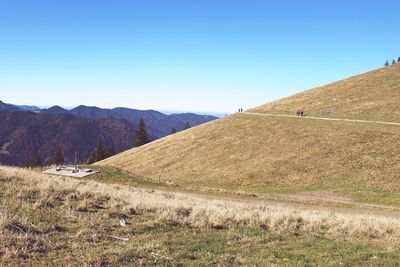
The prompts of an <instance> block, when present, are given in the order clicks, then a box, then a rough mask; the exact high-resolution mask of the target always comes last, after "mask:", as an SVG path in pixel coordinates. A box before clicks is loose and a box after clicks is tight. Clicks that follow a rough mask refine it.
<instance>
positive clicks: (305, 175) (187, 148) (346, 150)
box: [99, 114, 400, 191]
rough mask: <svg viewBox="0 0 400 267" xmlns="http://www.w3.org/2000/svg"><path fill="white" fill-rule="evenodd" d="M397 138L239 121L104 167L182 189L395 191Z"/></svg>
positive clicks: (376, 128)
mask: <svg viewBox="0 0 400 267" xmlns="http://www.w3.org/2000/svg"><path fill="white" fill-rule="evenodd" d="M399 139H400V127H398V126H386V125H374V124H372V125H370V124H367V125H365V124H357V123H348V122H329V121H314V120H303V119H301V118H299V119H296V118H276V117H261V116H252V115H246V114H237V115H233V116H231V117H228V118H225V119H221V120H218V121H216V122H212V123H209V124H207V125H203V126H200V127H196V128H192V129H190V130H188V131H185V132H182V133H178V134H175V135H172V136H169V137H167V138H164V139H162V140H158V141H156V142H153V143H151V144H148V145H146V146H143V147H140V148H135V149H132V150H128V151H125V152H123V153H121V154H119V155H116V156H114V157H112V158H109V159H106V160H104V161H102V162H100V163H99V164H101V165H109V166H114V167H117V168H121V169H124V170H129V171H131V172H133V173H135V174H138V175H140V176H144V177H147V178H152V179H154V180H158V179H161V180H163V181H165V180H173V181H176V182H178V183H179V184H185V185H189V184H190V185H200V186H201V185H204V186H209V187H232V188H237V187H242V188H246V187H247V188H249V189H251V190H254V191H259V190H263V189H265V190H269V189H278V188H288V187H292V188H297V190H302V189H303V190H306V189H307V188H309V187H312V188H319V189H328V188H336V189H337V188H343V189H351V188H355V189H356V190H359V189H368V188H369V189H381V190H394V191H396V190H400V189H399V188H400V187H399V185H400V179H399V173H400V161H399V154H398V151H399V150H400V142H398V140H399Z"/></svg>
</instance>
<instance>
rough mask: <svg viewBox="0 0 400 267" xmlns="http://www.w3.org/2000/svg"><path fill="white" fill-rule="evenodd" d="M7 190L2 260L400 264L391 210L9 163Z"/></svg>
mask: <svg viewBox="0 0 400 267" xmlns="http://www.w3.org/2000/svg"><path fill="white" fill-rule="evenodd" d="M0 192H1V193H0V194H1V202H0V203H1V205H0V234H1V239H0V247H1V250H0V264H2V265H5V264H11V265H81V264H83V265H95V266H96V265H97V266H100V265H107V264H111V265H129V264H132V265H133V264H145V265H154V264H162V265H199V264H202V265H204V264H214V265H218V264H219V265H232V264H234V265H239V264H244V265H252V264H263V265H268V264H269V265H274V264H275V265H278V266H282V265H283V266H285V265H286V266H289V265H290V266H293V265H306V264H309V265H325V266H326V265H331V266H338V265H345V266H346V265H367V266H368V265H370V266H376V265H387V266H395V265H398V264H399V263H400V256H399V255H398V253H399V248H400V247H399V244H400V242H399V236H400V235H399V230H400V226H399V223H398V222H397V221H396V220H395V219H391V218H389V217H387V218H386V217H385V218H380V217H375V216H368V215H348V214H347V215H345V214H332V213H328V212H322V211H310V210H308V211H307V210H305V211H298V210H295V209H291V208H289V207H284V206H280V205H275V206H263V205H260V204H255V203H242V202H239V201H227V200H215V199H208V198H206V197H201V196H192V195H190V194H185V193H173V192H165V191H160V190H151V189H138V188H132V187H127V186H121V185H108V184H102V183H98V182H94V181H84V180H76V179H71V178H65V177H55V176H47V175H42V174H37V173H34V172H31V171H28V170H22V169H17V168H5V167H1V168H0ZM121 219H124V220H125V221H126V222H127V225H126V226H122V225H121V224H120V220H121Z"/></svg>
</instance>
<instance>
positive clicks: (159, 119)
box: [70, 106, 217, 138]
mask: <svg viewBox="0 0 400 267" xmlns="http://www.w3.org/2000/svg"><path fill="white" fill-rule="evenodd" d="M70 113H71V114H73V115H75V116H79V117H83V118H88V119H92V120H97V119H102V118H120V119H125V120H127V121H129V122H130V123H132V124H133V125H138V123H139V120H140V118H143V119H144V121H145V122H146V128H147V132H148V133H149V134H150V135H152V136H154V137H155V138H161V137H165V136H167V135H169V134H170V133H171V129H172V128H175V129H176V130H177V131H181V130H183V129H184V128H185V124H186V122H188V123H189V125H190V126H197V125H200V124H203V123H206V122H209V121H212V120H215V119H217V117H214V116H209V115H197V114H193V113H184V114H172V115H165V114H163V113H161V112H158V111H155V110H137V109H129V108H114V109H102V108H98V107H88V106H78V107H76V108H74V109H72V110H70Z"/></svg>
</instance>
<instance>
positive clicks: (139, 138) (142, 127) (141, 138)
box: [135, 118, 149, 147]
mask: <svg viewBox="0 0 400 267" xmlns="http://www.w3.org/2000/svg"><path fill="white" fill-rule="evenodd" d="M148 142H149V140H148V138H147V131H146V124H145V123H144V120H143V118H141V119H140V121H139V128H138V130H137V134H136V141H135V147H138V146H142V145H144V144H147V143H148Z"/></svg>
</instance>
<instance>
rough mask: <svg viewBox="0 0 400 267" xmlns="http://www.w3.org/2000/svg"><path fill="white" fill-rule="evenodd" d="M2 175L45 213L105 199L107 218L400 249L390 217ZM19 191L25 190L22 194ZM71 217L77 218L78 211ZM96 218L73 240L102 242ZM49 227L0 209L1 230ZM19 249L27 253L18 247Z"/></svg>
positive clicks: (22, 173)
mask: <svg viewBox="0 0 400 267" xmlns="http://www.w3.org/2000/svg"><path fill="white" fill-rule="evenodd" d="M0 179H2V180H4V179H5V180H10V179H19V180H21V181H23V182H24V184H25V186H24V187H22V188H20V189H16V188H15V189H13V190H16V191H18V190H19V193H20V195H28V196H31V195H32V192H37V191H39V192H40V193H39V194H38V193H33V195H34V196H36V197H34V198H36V200H37V199H40V198H44V199H45V200H46V201H48V202H49V203H50V205H39V206H36V208H37V209H42V210H43V212H45V211H46V209H47V208H49V207H51V205H55V202H56V201H57V198H62V199H69V200H70V201H71V205H67V206H69V207H70V208H69V209H68V210H67V211H66V213H68V214H70V213H71V214H73V213H75V212H77V211H84V212H90V210H91V209H92V208H94V207H95V208H96V209H99V208H101V206H102V205H103V203H107V205H108V206H112V207H114V209H112V210H113V212H109V213H107V214H106V216H107V217H109V218H123V216H124V215H123V214H131V215H135V214H136V215H137V214H143V213H151V214H156V215H157V216H156V218H157V219H156V221H155V223H157V221H160V222H161V221H164V222H167V223H168V224H170V225H180V226H192V227H200V228H209V229H222V228H226V227H230V226H232V225H247V226H255V227H261V228H264V229H269V231H272V232H277V233H286V234H287V233H290V234H295V235H296V234H312V235H314V234H320V235H324V236H327V237H334V238H351V239H358V240H365V241H370V242H377V243H381V244H385V246H387V247H388V248H389V249H391V250H395V251H400V250H399V249H400V246H399V245H400V222H399V221H398V219H397V218H396V217H393V216H385V215H372V214H371V215H369V214H365V213H364V214H357V213H354V214H353V213H351V212H330V211H324V210H321V209H316V208H313V207H302V208H300V209H299V207H296V206H291V205H284V204H278V203H276V204H266V203H262V202H244V201H239V200H224V199H211V198H208V197H202V196H195V195H191V194H188V193H171V192H164V191H159V190H149V189H137V188H131V187H127V186H119V185H107V184H102V183H98V182H94V181H82V180H76V179H73V178H66V177H54V176H47V175H44V174H38V173H33V172H31V171H28V170H23V169H17V168H8V167H1V168H0ZM21 192H26V194H24V193H21ZM16 193H18V192H16ZM77 198H81V199H83V200H85V205H84V206H83V207H82V206H74V204H73V203H74V199H77ZM26 199H31V198H30V197H28V198H26ZM49 199H50V200H49ZM46 201H45V202H46ZM42 202H43V201H42ZM52 203H53V204H52ZM3 205H4V203H3ZM82 208H83V209H82ZM3 209H4V208H3ZM350 211H351V210H350ZM74 218H75V219H74ZM71 219H72V220H76V219H77V217H76V214H75V216H72V217H71ZM98 219H99V218H98V217H97V219H96V218H95V219H93V218H84V219H79V227H78V229H79V231H78V230H77V231H76V234H75V235H74V238H76V239H77V240H81V239H82V238H84V239H88V240H89V241H90V242H94V243H96V242H100V241H101V240H102V237H101V235H99V234H98V232H97V231H96V228H98V227H100V224H99V222H98ZM49 227H50V228H49V229H38V228H37V227H36V226H35V225H33V224H29V220H28V219H21V218H15V216H14V215H13V214H10V213H7V212H0V232H4V231H13V232H15V233H16V234H18V235H22V236H26V238H28V237H29V235H28V233H30V232H34V231H46V232H47V231H52V229H53V230H54V227H55V226H54V225H53V226H49ZM51 227H52V228H51ZM60 229H62V227H61V228H60ZM60 231H62V230H60ZM36 241H37V242H39V241H38V240H36ZM36 241H35V242H36ZM35 246H38V244H36V243H35V244H31V246H30V248H29V249H35V248H36V247H35ZM7 249H9V250H10V249H11V248H7ZM38 249H39V248H38ZM18 253H22V254H23V253H25V252H24V251H19V252H18ZM14 254H15V253H14ZM14 254H13V252H12V251H8V252H6V253H3V257H6V256H7V255H8V256H10V255H14Z"/></svg>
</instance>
